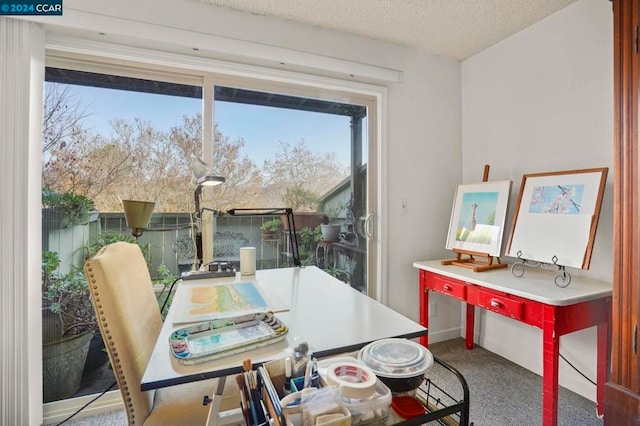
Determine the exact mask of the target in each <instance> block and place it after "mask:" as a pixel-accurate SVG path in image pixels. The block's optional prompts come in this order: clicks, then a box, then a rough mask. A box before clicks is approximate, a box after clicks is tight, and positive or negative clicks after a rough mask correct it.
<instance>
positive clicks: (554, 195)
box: [529, 184, 584, 214]
mask: <svg viewBox="0 0 640 426" xmlns="http://www.w3.org/2000/svg"><path fill="white" fill-rule="evenodd" d="M583 194H584V185H583V184H581V185H575V184H572V185H564V184H563V185H552V186H536V187H534V188H533V193H532V194H531V202H530V203H529V213H543V214H580V205H581V204H582V196H583Z"/></svg>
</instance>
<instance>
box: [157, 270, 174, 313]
mask: <svg viewBox="0 0 640 426" xmlns="http://www.w3.org/2000/svg"><path fill="white" fill-rule="evenodd" d="M175 281H176V276H175V275H173V273H171V270H169V268H167V266H166V265H165V264H162V265H160V266H158V278H156V279H155V280H154V281H153V284H154V285H161V286H162V291H161V292H160V294H159V295H158V306H160V309H162V312H161V314H162V316H163V317H164V316H165V315H166V314H167V312H168V311H169V307H170V306H171V303H172V302H173V294H172V293H170V292H171V284H173V283H174V282H175Z"/></svg>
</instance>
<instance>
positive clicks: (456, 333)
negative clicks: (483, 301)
mask: <svg viewBox="0 0 640 426" xmlns="http://www.w3.org/2000/svg"><path fill="white" fill-rule="evenodd" d="M461 330H462V329H461V328H460V327H454V328H450V329H447V330H440V331H436V332H433V333H432V332H431V330H429V344H431V343H438V342H444V341H445V340H451V339H457V338H459V337H460V333H461Z"/></svg>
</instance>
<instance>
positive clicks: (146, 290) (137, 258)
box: [84, 242, 162, 425]
mask: <svg viewBox="0 0 640 426" xmlns="http://www.w3.org/2000/svg"><path fill="white" fill-rule="evenodd" d="M84 271H85V274H86V275H87V280H88V282H89V288H90V290H91V299H92V301H93V306H94V308H95V311H96V318H97V320H98V324H99V326H100V331H101V333H102V338H103V339H104V342H105V347H106V348H107V352H108V353H109V360H110V361H111V365H112V367H113V371H114V374H115V376H116V380H117V382H118V386H119V387H120V392H121V394H122V399H123V402H124V405H125V408H126V411H127V417H128V419H129V424H130V425H133V424H140V425H141V424H143V423H144V421H145V419H146V418H147V417H148V415H149V413H150V412H151V409H152V407H153V398H154V392H153V391H149V392H142V391H141V390H140V382H141V379H142V375H143V374H144V370H145V368H146V367H147V363H148V362H149V358H150V357H151V352H152V351H153V348H154V346H155V343H156V339H157V337H158V334H159V333H160V328H161V327H162V317H161V316H160V309H159V307H158V302H157V301H156V298H155V294H154V291H153V286H152V283H151V277H150V276H149V270H148V268H147V263H146V262H145V259H144V256H143V255H142V251H141V250H140V247H139V246H138V245H137V244H132V243H126V242H117V243H113V244H109V245H108V246H106V247H103V248H102V249H101V250H100V251H99V252H98V253H97V254H96V255H95V256H94V257H93V258H91V259H89V260H87V261H86V262H85V264H84Z"/></svg>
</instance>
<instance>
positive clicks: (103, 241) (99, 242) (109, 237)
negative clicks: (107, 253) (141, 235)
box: [79, 231, 149, 259]
mask: <svg viewBox="0 0 640 426" xmlns="http://www.w3.org/2000/svg"><path fill="white" fill-rule="evenodd" d="M118 241H124V242H127V243H134V244H138V245H139V246H140V249H141V250H142V254H143V255H144V257H145V259H146V258H147V254H148V252H149V244H148V243H147V244H140V243H139V241H138V240H136V239H135V238H133V236H132V235H129V234H121V233H120V232H116V231H104V232H102V233H100V234H97V235H95V236H93V237H92V238H91V239H90V240H89V242H88V243H87V244H86V245H85V246H83V247H81V248H80V249H79V250H82V251H83V252H84V258H85V259H90V258H92V257H93V256H95V255H96V253H98V251H100V249H101V248H102V247H104V246H107V245H109V244H111V243H115V242H118Z"/></svg>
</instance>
